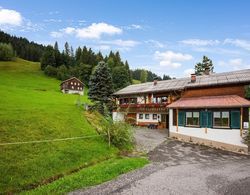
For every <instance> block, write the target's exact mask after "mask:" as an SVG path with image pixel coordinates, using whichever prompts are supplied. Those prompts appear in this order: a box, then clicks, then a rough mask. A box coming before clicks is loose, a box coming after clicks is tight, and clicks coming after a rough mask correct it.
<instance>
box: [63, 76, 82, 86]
mask: <svg viewBox="0 0 250 195" xmlns="http://www.w3.org/2000/svg"><path fill="white" fill-rule="evenodd" d="M72 79H76V80H78V81H79V82H80V83H82V84H83V85H84V83H83V82H82V81H80V80H79V79H78V78H76V77H71V78H69V79H67V80H64V81H62V82H61V84H60V85H62V84H63V83H65V82H67V81H70V80H72Z"/></svg>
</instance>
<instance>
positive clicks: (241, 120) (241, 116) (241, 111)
mask: <svg viewBox="0 0 250 195" xmlns="http://www.w3.org/2000/svg"><path fill="white" fill-rule="evenodd" d="M242 123H243V107H241V108H240V136H241V137H242V131H243V127H242V125H243V124H242Z"/></svg>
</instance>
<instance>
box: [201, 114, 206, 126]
mask: <svg viewBox="0 0 250 195" xmlns="http://www.w3.org/2000/svg"><path fill="white" fill-rule="evenodd" d="M200 126H201V127H207V112H206V111H201V112H200Z"/></svg>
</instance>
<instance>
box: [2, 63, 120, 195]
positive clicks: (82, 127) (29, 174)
mask: <svg viewBox="0 0 250 195" xmlns="http://www.w3.org/2000/svg"><path fill="white" fill-rule="evenodd" d="M0 78H1V82H0V97H1V98H0V143H6V142H18V141H32V140H44V139H56V138H66V137H74V136H84V135H96V131H95V130H94V128H93V127H92V126H91V125H90V124H89V123H88V122H87V120H86V118H85V117H84V116H83V113H82V111H81V109H80V108H78V107H77V106H76V105H75V102H76V101H77V99H78V96H76V95H67V94H62V93H61V92H60V91H59V83H60V81H58V80H56V79H53V78H49V77H46V76H45V75H44V74H43V72H42V71H40V67H39V64H38V63H33V62H29V61H25V60H21V59H16V61H15V62H0ZM81 101H83V102H88V101H89V100H88V98H87V96H82V97H81ZM117 153H118V150H117V149H116V148H108V145H107V144H106V143H105V142H104V141H103V139H101V138H100V137H94V138H89V139H79V140H71V141H61V142H53V143H39V144H25V145H6V146H0V173H1V177H0V192H2V193H11V192H20V191H22V190H27V189H29V188H33V187H34V186H36V185H37V184H41V183H47V182H48V181H49V180H53V178H57V177H61V176H62V175H65V174H66V175H67V174H69V173H70V172H71V171H72V170H75V169H77V168H79V167H81V168H82V167H84V166H88V165H90V164H95V163H96V162H100V161H103V160H106V159H110V158H114V157H115V156H117Z"/></svg>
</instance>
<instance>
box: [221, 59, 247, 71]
mask: <svg viewBox="0 0 250 195" xmlns="http://www.w3.org/2000/svg"><path fill="white" fill-rule="evenodd" d="M218 65H219V66H222V67H225V68H228V69H233V70H240V69H246V68H250V65H249V64H247V63H245V62H244V61H243V60H242V59H241V58H234V59H230V60H228V61H223V60H221V61H219V62H218Z"/></svg>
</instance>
